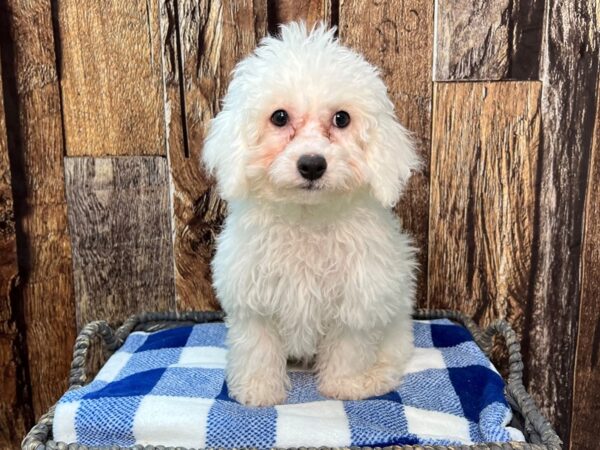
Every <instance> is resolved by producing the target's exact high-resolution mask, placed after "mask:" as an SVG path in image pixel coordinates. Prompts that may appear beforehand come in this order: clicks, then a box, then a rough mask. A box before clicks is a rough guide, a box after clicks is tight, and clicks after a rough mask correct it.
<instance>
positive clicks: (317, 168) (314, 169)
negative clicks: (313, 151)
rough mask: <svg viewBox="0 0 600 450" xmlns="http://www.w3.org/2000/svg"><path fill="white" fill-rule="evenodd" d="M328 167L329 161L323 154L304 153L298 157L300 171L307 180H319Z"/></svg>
mask: <svg viewBox="0 0 600 450" xmlns="http://www.w3.org/2000/svg"><path fill="white" fill-rule="evenodd" d="M325 169H327V161H326V160H325V158H323V157H322V156H321V155H302V156H301V157H300V158H299V159H298V172H300V175H302V176H303V177H304V178H306V179H307V180H311V181H312V180H318V179H319V178H321V177H322V176H323V174H324V173H325Z"/></svg>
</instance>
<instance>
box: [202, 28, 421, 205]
mask: <svg viewBox="0 0 600 450" xmlns="http://www.w3.org/2000/svg"><path fill="white" fill-rule="evenodd" d="M203 160H204V163H205V165H206V167H207V168H208V169H209V171H211V172H212V173H214V174H215V175H216V178H217V183H218V188H219V191H220V194H221V196H222V197H223V198H225V199H226V200H233V199H239V198H245V197H249V196H252V197H257V198H262V199H265V200H269V201H284V202H292V203H304V204H315V203H324V202H328V201H335V200H336V199H339V197H340V196H348V195H351V194H352V193H354V192H357V191H360V190H362V191H365V192H369V193H370V194H371V195H372V196H373V197H374V198H375V199H377V200H378V201H379V202H381V203H382V204H383V205H385V206H392V205H393V204H394V203H395V202H396V201H397V199H398V197H399V195H400V192H401V189H402V186H403V184H404V182H405V181H406V180H407V179H408V178H409V176H410V173H411V170H412V169H415V168H416V167H418V165H419V159H418V157H417V155H416V153H415V151H414V148H413V145H412V143H411V140H410V139H409V137H408V135H407V132H406V130H405V129H404V128H403V127H402V126H401V125H400V124H399V123H398V121H397V120H396V117H395V114H394V106H393V104H392V102H391V101H390V99H389V97H388V95H387V90H386V87H385V85H384V84H383V82H382V80H381V78H380V77H379V75H378V72H377V69H375V68H374V67H373V66H371V65H370V64H369V63H368V62H367V61H366V60H365V59H364V58H362V57H361V56H360V55H358V54H356V53H355V52H353V51H352V50H350V49H348V48H346V47H343V46H341V45H340V44H339V43H338V42H337V41H336V40H335V38H334V30H327V29H326V28H324V27H323V26H320V27H317V28H315V29H314V30H313V31H311V32H310V33H308V32H307V30H306V28H305V26H304V24H302V23H300V24H298V23H291V24H288V25H285V26H282V27H281V35H280V37H279V38H275V37H267V38H265V39H263V40H262V42H261V45H260V46H259V47H258V48H257V49H256V50H255V52H254V53H253V54H252V55H250V56H248V57H247V58H245V59H244V60H243V61H241V62H240V63H239V64H238V65H237V66H236V68H235V70H234V72H233V79H232V81H231V83H230V85H229V90H228V92H227V94H226V95H225V98H224V101H223V108H222V110H221V112H220V113H219V114H218V115H217V117H215V118H214V119H213V121H212V122H211V125H210V131H209V134H208V137H207V140H206V142H205V146H204V150H203Z"/></svg>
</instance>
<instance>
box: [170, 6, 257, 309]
mask: <svg viewBox="0 0 600 450" xmlns="http://www.w3.org/2000/svg"><path fill="white" fill-rule="evenodd" d="M177 4H178V6H179V10H178V11H176V10H175V5H177ZM160 13H161V14H160V15H161V28H162V31H163V32H162V39H163V62H164V70H165V72H164V77H165V89H166V97H167V111H168V114H167V127H168V130H169V141H168V142H169V143H168V146H169V167H170V173H171V182H172V192H173V196H172V202H173V209H174V212H173V223H174V229H175V237H174V239H175V240H174V253H175V280H176V289H177V307H178V309H182V310H187V309H216V308H218V303H217V300H216V298H215V294H214V292H213V289H212V286H211V277H210V260H211V258H212V255H213V253H214V240H215V237H216V235H217V233H218V231H219V230H220V227H221V223H222V221H223V217H224V214H225V208H226V205H225V203H224V202H223V201H222V200H221V199H220V198H219V197H218V195H217V193H216V190H214V189H213V183H212V181H211V180H209V179H208V178H207V176H206V174H205V173H204V171H203V170H202V168H201V162H200V154H201V152H202V145H203V140H204V135H205V132H206V127H207V125H208V122H209V120H210V119H211V118H212V117H214V115H216V114H217V112H218V111H219V104H220V103H219V102H220V99H221V98H222V97H223V95H224V94H225V92H226V89H227V85H228V82H229V78H230V72H231V70H232V69H233V67H234V66H235V63H236V62H237V61H238V60H239V59H240V58H241V57H243V56H245V55H247V54H248V53H250V52H251V51H252V50H253V49H254V47H255V46H256V44H257V42H258V39H260V38H261V37H262V36H264V35H265V34H266V27H267V19H266V13H267V8H266V0H244V1H233V0H228V1H223V2H220V1H208V0H179V1H178V2H174V1H173V0H162V1H161V9H160ZM177 19H178V20H177ZM176 23H179V33H180V35H179V37H178V36H177V33H176V29H177V28H176V27H175V24H176ZM178 44H181V46H179V45H178ZM179 57H180V58H181V59H179ZM180 67H181V68H183V71H180ZM180 83H182V84H180ZM181 92H183V94H184V98H183V101H184V105H185V108H182V103H181V102H182V98H181V96H180V93H181ZM183 109H185V113H184V115H182V110H183Z"/></svg>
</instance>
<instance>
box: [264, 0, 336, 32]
mask: <svg viewBox="0 0 600 450" xmlns="http://www.w3.org/2000/svg"><path fill="white" fill-rule="evenodd" d="M331 3H332V2H331V0H308V1H301V2H299V1H296V0H268V1H267V7H268V11H269V32H270V33H277V27H278V25H279V24H282V23H287V22H293V21H298V20H302V21H304V22H305V23H306V26H307V27H308V28H309V29H310V28H311V27H313V26H314V25H315V24H316V23H318V22H323V23H325V24H327V25H329V26H331V25H333V24H332V22H331V13H332V11H331V8H332V6H331Z"/></svg>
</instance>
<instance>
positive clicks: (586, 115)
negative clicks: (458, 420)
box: [523, 0, 600, 442]
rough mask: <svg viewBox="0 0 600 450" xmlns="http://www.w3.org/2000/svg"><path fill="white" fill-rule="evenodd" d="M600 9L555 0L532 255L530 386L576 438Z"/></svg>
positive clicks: (547, 45)
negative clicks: (574, 402) (574, 406)
mask: <svg viewBox="0 0 600 450" xmlns="http://www.w3.org/2000/svg"><path fill="white" fill-rule="evenodd" d="M599 17H600V14H598V5H597V2H595V1H590V0H572V1H569V2H554V1H550V2H548V4H547V7H546V17H545V23H546V26H547V35H546V36H545V38H544V46H543V55H542V61H543V73H542V81H543V89H542V103H541V104H542V146H541V154H540V159H539V162H540V166H539V175H538V177H539V179H538V187H539V189H538V194H537V204H536V210H537V211H536V216H537V217H536V222H537V227H536V228H537V229H536V232H535V233H536V234H535V236H534V247H533V248H534V252H533V254H532V261H533V267H532V277H531V298H530V300H529V306H530V312H529V314H528V316H527V317H528V318H530V322H528V323H526V324H525V330H526V331H528V333H527V334H525V335H524V341H523V352H524V355H525V360H526V361H527V366H526V381H527V385H528V389H529V390H530V392H531V394H532V395H533V397H534V399H535V400H536V401H537V403H538V404H539V405H540V406H541V408H542V410H543V411H544V412H545V413H546V415H547V416H548V417H549V418H550V419H551V420H552V422H553V423H554V425H555V427H556V428H557V431H558V433H559V435H560V436H561V438H562V439H563V440H564V441H565V442H569V429H570V417H571V415H570V409H571V396H572V392H573V366H574V356H575V343H576V337H577V334H576V333H577V319H578V312H579V295H580V261H581V240H582V234H583V215H584V192H585V186H586V180H587V176H588V172H589V161H590V151H591V143H592V133H593V127H594V110H595V105H596V97H597V95H598V94H597V92H596V85H597V81H598V76H599V71H598V61H599V60H600V28H599V24H598V20H599Z"/></svg>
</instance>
